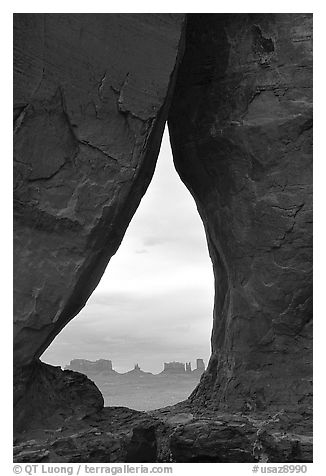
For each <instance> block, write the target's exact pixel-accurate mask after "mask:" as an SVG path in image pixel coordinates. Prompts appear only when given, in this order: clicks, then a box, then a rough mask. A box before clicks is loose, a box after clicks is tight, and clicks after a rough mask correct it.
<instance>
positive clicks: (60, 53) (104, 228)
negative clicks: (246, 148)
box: [14, 14, 184, 368]
mask: <svg viewBox="0 0 326 476" xmlns="http://www.w3.org/2000/svg"><path fill="white" fill-rule="evenodd" d="M183 21H184V15H179V14H157V15H156V14H122V15H120V14H62V15H61V14H44V15H43V14H16V15H15V21H14V28H15V30H14V89H15V97H14V112H15V125H14V131H15V139H14V143H15V146H14V157H15V208H14V210H15V225H14V236H15V244H14V246H15V265H14V267H15V277H14V293H15V294H14V302H15V319H14V324H15V330H14V332H15V334H14V335H15V337H14V339H15V340H14V346H15V353H14V358H15V366H16V368H20V367H21V366H22V365H27V364H29V363H31V362H32V361H33V360H34V359H35V358H38V357H39V356H40V355H41V354H42V352H43V351H44V350H45V349H46V348H47V346H48V345H49V344H50V342H51V341H52V340H53V339H54V337H55V336H56V335H57V334H58V332H60V330H61V329H62V328H63V327H64V326H65V325H66V324H67V322H69V320H71V319H72V318H73V317H74V316H75V315H76V314H77V313H78V312H79V311H80V309H81V308H82V307H83V306H84V305H85V303H86V301H87V299H88V297H89V296H90V294H91V293H92V291H93V290H94V288H95V287H96V285H97V283H98V281H99V280H100V278H101V276H102V274H103V272H104V270H105V267H106V266H107V263H108V261H109V259H110V257H111V256H112V255H113V254H114V253H115V252H116V250H117V248H118V246H119V244H120V242H121V239H122V237H123V235H124V233H125V230H126V228H127V226H128V224H129V222H130V220H131V217H132V216H133V214H134V212H135V210H136V209H137V206H138V204H139V202H140V199H141V197H142V195H143V194H144V192H145V190H146V188H147V186H148V184H149V182H150V180H151V177H152V174H153V171H154V167H155V163H156V158H157V155H158V151H159V147H160V142H161V137H162V133H163V128H164V123H165V121H166V116H167V110H168V109H167V107H168V103H169V96H170V93H171V88H172V85H173V80H174V72H175V69H176V65H177V63H178V57H179V55H180V53H181V51H182V47H181V37H182V29H183Z"/></svg>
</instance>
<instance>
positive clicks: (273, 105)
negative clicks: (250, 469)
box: [169, 14, 312, 413]
mask: <svg viewBox="0 0 326 476" xmlns="http://www.w3.org/2000/svg"><path fill="white" fill-rule="evenodd" d="M311 41H312V16H311V15H309V14H307V15H306V14H230V15H229V14H225V15H221V14H193V15H188V22H187V34H186V50H185V54H184V58H183V61H182V64H181V67H180V70H179V74H178V80H177V84H176V88H175V93H174V99H173V103H172V106H171V109H170V115H169V130H170V136H171V142H172V150H173V155H174V161H175V166H176V168H177V171H178V173H179V174H180V177H181V179H182V180H183V181H184V183H185V184H186V186H187V187H188V188H189V190H190V192H191V193H192V195H193V196H194V198H195V200H196V203H197V207H198V211H199V213H200V215H201V217H202V220H203V222H204V225H205V230H206V235H207V241H208V246H209V252H210V256H211V259H212V261H213V266H214V274H215V308H214V324H213V333H212V339H211V342H212V356H211V359H210V362H209V365H208V369H207V371H206V372H205V374H204V376H203V377H202V379H201V382H200V384H199V386H198V387H197V389H196V390H195V391H194V393H193V394H192V396H191V401H192V402H193V404H195V405H196V406H197V408H202V409H203V410H204V409H207V408H208V407H210V408H216V409H223V408H224V409H229V410H232V411H239V410H241V411H243V412H247V411H254V412H257V411H265V410H269V411H272V410H282V409H286V410H288V411H294V412H301V413H306V412H309V410H310V405H311V375H312V368H311V365H312V352H311V342H312V341H311V338H312V211H311V209H312V70H311V68H312V45H311Z"/></svg>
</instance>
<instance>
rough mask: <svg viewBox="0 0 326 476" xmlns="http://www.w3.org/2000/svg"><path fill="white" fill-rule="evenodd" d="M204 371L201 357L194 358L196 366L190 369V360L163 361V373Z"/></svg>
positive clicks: (196, 372)
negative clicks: (184, 361)
mask: <svg viewBox="0 0 326 476" xmlns="http://www.w3.org/2000/svg"><path fill="white" fill-rule="evenodd" d="M204 371H205V364H204V361H203V359H197V360H196V368H195V369H194V370H191V362H186V364H184V363H183V362H175V361H173V362H164V368H163V372H162V373H163V374H185V373H186V374H194V373H195V374H202V373H203V372H204Z"/></svg>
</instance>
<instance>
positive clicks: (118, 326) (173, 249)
mask: <svg viewBox="0 0 326 476" xmlns="http://www.w3.org/2000/svg"><path fill="white" fill-rule="evenodd" d="M213 297H214V285H213V271H212V266H211V262H210V259H209V255H208V250H207V245H206V238H205V232H204V228H203V225H202V222H201V220H200V217H199V215H198V212H197V209H196V205H195V202H194V200H193V198H192V197H191V195H190V193H189V192H188V190H187V189H186V187H185V186H184V185H183V183H182V182H181V180H180V178H179V176H178V175H177V173H176V171H175V169H174V166H173V161H172V153H171V148H170V144H169V138H168V132H167V130H166V131H165V133H164V137H163V142H162V146H161V151H160V155H159V158H158V163H157V167H156V170H155V174H154V177H153V180H152V182H151V184H150V186H149V188H148V190H147V193H146V195H145V196H144V198H143V199H142V201H141V204H140V206H139V208H138V210H137V212H136V214H135V216H134V218H133V220H132V222H131V224H130V225H129V228H128V230H127V233H126V235H125V237H124V239H123V241H122V244H121V246H120V248H119V250H118V252H117V253H116V255H115V256H113V257H112V258H111V261H110V263H109V265H108V267H107V269H106V272H105V273H104V275H103V277H102V280H101V282H100V284H99V285H98V287H97V288H96V290H95V291H94V293H93V294H92V296H91V297H90V299H89V300H88V303H87V304H86V306H85V307H84V309H83V310H82V311H81V312H80V313H79V315H78V316H76V317H75V318H74V319H73V320H72V321H71V322H70V323H69V324H68V325H67V326H66V327H65V328H64V329H63V330H62V331H61V333H60V334H59V336H57V338H56V339H55V340H54V341H53V343H52V344H51V346H50V347H49V348H48V349H47V350H46V352H45V353H44V354H43V356H42V360H44V361H45V362H48V363H50V364H53V365H66V364H67V363H68V362H69V361H70V360H71V359H74V358H85V359H89V360H96V359H98V358H105V359H111V360H112V361H113V368H114V369H116V370H117V371H119V372H124V371H127V370H130V369H131V368H132V367H133V365H134V364H135V363H139V365H140V366H141V368H142V369H143V370H146V371H151V372H154V373H157V372H160V371H161V370H162V368H163V362H169V361H172V360H179V361H182V362H185V361H191V362H192V364H193V366H194V363H195V359H196V358H197V357H201V358H203V359H204V360H205V364H207V360H208V357H209V355H210V334H211V328H212V315H213Z"/></svg>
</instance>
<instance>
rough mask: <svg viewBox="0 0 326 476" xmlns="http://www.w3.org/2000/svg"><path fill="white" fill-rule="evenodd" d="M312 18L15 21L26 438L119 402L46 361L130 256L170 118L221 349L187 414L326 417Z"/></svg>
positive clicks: (18, 393) (20, 390) (17, 356)
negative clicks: (316, 277) (319, 404)
mask: <svg viewBox="0 0 326 476" xmlns="http://www.w3.org/2000/svg"><path fill="white" fill-rule="evenodd" d="M186 20H187V26H186ZM311 21H312V18H311V15H308V14H192V15H187V19H186V16H185V15H181V14H59V15H57V14H55V15H53V14H44V15H43V14H16V15H15V18H14V28H15V34H14V40H15V45H14V48H15V49H14V51H15V58H14V59H15V63H14V65H15V70H14V72H15V76H14V88H15V91H14V92H15V97H14V118H15V122H14V130H15V142H14V144H15V145H14V156H15V164H14V165H15V208H14V210H15V226H14V237H15V248H14V250H15V261H14V269H15V281H14V291H15V298H14V299H15V316H14V324H15V341H14V345H15V347H14V349H15V350H14V364H15V367H14V370H15V375H14V377H15V384H14V390H15V402H16V409H15V416H16V427H17V430H18V431H19V432H20V431H22V430H23V429H24V428H26V424H27V422H28V425H31V424H32V422H33V421H35V425H36V426H40V425H41V422H43V424H45V422H46V425H52V426H56V425H58V424H59V420H60V417H59V416H58V415H56V418H54V408H58V407H59V408H60V409H61V410H60V413H61V418H62V417H64V418H67V415H69V416H72V414H73V413H74V409H72V404H71V402H74V407H75V409H76V412H75V413H76V414H77V415H79V417H80V416H82V415H84V416H85V415H87V414H89V413H91V412H94V411H98V410H99V409H100V408H101V406H102V405H103V402H102V401H101V395H100V394H99V393H98V391H97V390H96V387H93V386H92V385H91V383H90V382H89V381H86V380H83V379H81V378H80V377H79V376H78V374H77V376H76V375H73V373H72V374H71V373H68V374H67V373H64V372H62V371H60V370H59V369H56V368H51V367H50V366H44V365H40V363H39V361H38V357H39V356H40V355H41V353H42V352H43V351H44V349H45V348H46V347H47V346H48V345H49V343H50V342H51V340H52V339H53V338H54V337H55V335H57V333H58V332H60V330H61V329H62V328H63V327H64V325H65V324H66V323H67V322H68V321H69V320H70V319H71V318H73V317H74V315H76V314H77V313H78V312H79V310H80V309H81V308H82V307H83V305H84V304H85V302H86V301H87V298H88V297H89V295H90V294H91V292H92V291H93V289H94V288H95V287H96V285H97V283H98V281H99V279H100V278H101V275H102V273H103V272H104V269H105V267H106V265H107V263H108V261H109V259H110V257H111V256H112V255H113V254H114V253H115V251H116V250H117V248H118V246H119V244H120V242H121V240H122V238H123V234H124V232H125V230H126V228H127V226H128V223H129V222H130V220H131V218H132V215H133V214H134V212H135V210H136V209H137V206H138V204H139V202H140V200H141V197H142V195H143V194H144V193H145V191H146V188H147V186H148V184H149V182H150V180H151V177H152V174H153V171H154V168H155V162H156V158H157V155H158V150H159V146H160V141H161V138H162V134H163V128H164V124H165V122H166V120H168V123H169V129H170V135H171V138H172V150H173V154H174V158H175V164H176V168H177V171H178V173H179V174H180V176H181V178H182V180H183V181H184V182H185V184H186V185H187V187H188V188H189V190H190V191H191V193H192V194H193V196H194V198H195V200H196V202H197V206H198V210H199V213H200V215H201V217H202V219H203V222H204V225H205V229H206V234H207V241H208V246H209V251H210V255H211V258H212V261H213V266H214V272H215V279H216V283H215V286H216V297H215V310H214V326H213V334H212V357H211V360H210V364H209V367H208V370H207V372H206V373H205V375H204V377H203V378H202V380H201V382H200V384H199V386H198V387H197V389H196V390H195V392H194V393H193V394H192V395H191V397H190V399H189V402H188V404H189V405H191V408H192V411H193V412H197V413H198V414H201V413H205V412H209V411H211V412H217V411H221V410H224V411H228V412H234V411H241V412H242V413H246V412H248V413H254V414H264V415H266V412H267V413H270V412H280V411H281V412H284V411H286V412H288V414H289V415H293V414H296V415H298V414H300V415H304V414H305V415H307V413H309V412H310V409H311V317H312V314H311V282H312V273H311V236H312V235H311V127H312V108H311V106H312V103H311V78H312V75H311V53H312V51H311V35H312V26H311ZM183 53H184V55H183ZM58 389H59V392H58ZM86 389H87V390H86ZM85 391H86V392H87V393H88V394H89V396H90V402H91V404H89V403H87V402H86V401H85V399H84V400H83V398H81V393H84V392H85ZM40 407H42V412H41V414H40V411H39V410H40ZM293 421H296V420H295V418H294V420H293ZM309 422H310V420H309V418H308V420H307V425H309ZM187 428H191V426H190V427H187ZM196 428H197V427H196ZM151 431H152V430H151ZM214 431H215V430H214ZM249 433H250V431H249ZM180 438H181V440H182V437H180ZM249 440H250V438H249ZM249 440H248V441H249ZM250 441H251V440H250ZM179 443H180V441H179ZM179 443H175V442H174V443H173V442H172V443H171V445H172V446H173V445H174V446H173V447H174V448H175V447H178V444H179ZM175 445H176V446H175ZM178 448H179V447H178ZM182 448H183V450H185V452H187V449H186V446H182ZM183 450H182V451H183ZM158 451H159V450H158ZM175 451H177V450H175ZM178 451H179V450H178ZM182 451H181V453H182ZM198 451H199V454H200V455H201V457H203V458H204V459H205V458H206V457H210V456H209V455H206V456H205V451H204V452H203V448H199V449H198ZM179 454H180V453H179ZM182 454H183V455H185V454H186V453H182ZM248 454H252V451H251V450H250V451H249V450H248ZM202 455H204V456H202ZM187 457H188V456H182V457H181V460H187ZM223 457H224V456H223ZM223 457H222V459H221V457H220V456H218V457H217V456H216V457H215V456H214V458H216V459H215V460H216V461H221V460H223ZM176 458H177V457H176ZM182 458H184V459H182ZM189 458H190V460H192V459H191V458H195V456H191V457H189ZM248 458H250V456H248ZM282 458H283V459H284V458H285V456H284V455H283V456H282ZM249 460H250V459H249Z"/></svg>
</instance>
